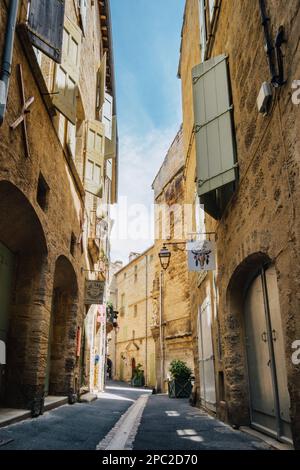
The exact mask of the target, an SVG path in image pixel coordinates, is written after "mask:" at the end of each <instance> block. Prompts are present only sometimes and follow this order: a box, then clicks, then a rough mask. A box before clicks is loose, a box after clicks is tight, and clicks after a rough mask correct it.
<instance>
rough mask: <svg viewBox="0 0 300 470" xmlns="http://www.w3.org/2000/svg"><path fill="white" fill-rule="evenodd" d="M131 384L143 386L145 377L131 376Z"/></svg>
mask: <svg viewBox="0 0 300 470" xmlns="http://www.w3.org/2000/svg"><path fill="white" fill-rule="evenodd" d="M131 385H132V386H133V387H143V386H144V385H145V379H144V377H143V376H142V377H133V379H132V380H131Z"/></svg>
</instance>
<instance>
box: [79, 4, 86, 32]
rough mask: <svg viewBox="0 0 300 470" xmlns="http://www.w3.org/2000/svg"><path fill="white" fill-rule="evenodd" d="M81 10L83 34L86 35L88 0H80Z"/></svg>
mask: <svg viewBox="0 0 300 470" xmlns="http://www.w3.org/2000/svg"><path fill="white" fill-rule="evenodd" d="M79 11H80V19H81V25H82V31H83V34H84V35H85V33H86V22H87V0H80V2H79Z"/></svg>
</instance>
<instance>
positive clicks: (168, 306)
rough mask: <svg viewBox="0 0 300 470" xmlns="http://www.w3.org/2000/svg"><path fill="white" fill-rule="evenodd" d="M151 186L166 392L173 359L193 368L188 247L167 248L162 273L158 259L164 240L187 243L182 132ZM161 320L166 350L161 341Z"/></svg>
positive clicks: (161, 375)
mask: <svg viewBox="0 0 300 470" xmlns="http://www.w3.org/2000/svg"><path fill="white" fill-rule="evenodd" d="M152 187H153V190H154V200H155V204H156V216H155V234H156V236H155V246H154V261H155V276H154V283H153V293H152V295H153V300H154V304H155V310H156V311H157V323H156V327H155V328H153V329H152V333H153V336H154V338H155V345H156V358H157V362H156V375H157V380H158V383H159V385H160V388H161V389H162V390H164V391H165V390H167V379H168V377H170V373H169V366H170V363H171V362H172V360H173V359H180V360H182V361H184V362H186V363H187V364H188V366H190V367H191V368H192V369H194V363H193V354H192V347H191V345H192V330H191V317H190V311H191V310H190V290H189V277H188V271H187V263H186V253H185V244H184V243H183V245H182V244H180V245H174V246H172V245H168V247H169V249H170V251H171V259H170V265H169V267H168V269H167V270H166V271H163V270H162V268H161V266H160V261H159V256H158V254H159V251H160V250H161V248H162V247H163V243H164V242H165V241H167V242H168V243H172V242H174V243H178V242H179V243H182V242H183V241H184V233H183V229H184V226H183V222H184V211H183V208H184V197H185V179H184V152H183V131H182V129H180V131H179V132H178V134H177V135H176V137H175V139H174V141H173V143H172V145H171V146H170V149H169V151H168V153H167V155H166V157H165V159H164V162H163V164H162V166H161V168H160V170H159V172H158V174H157V176H156V178H155V180H154V182H153V185H152ZM160 319H161V322H162V345H163V348H161V339H160Z"/></svg>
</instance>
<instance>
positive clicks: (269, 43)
mask: <svg viewBox="0 0 300 470" xmlns="http://www.w3.org/2000/svg"><path fill="white" fill-rule="evenodd" d="M259 8H260V14H261V21H262V25H263V28H264V35H265V42H266V43H265V47H266V51H267V56H268V63H269V69H270V73H271V83H272V85H273V86H274V87H276V88H277V87H281V86H282V85H284V84H285V83H286V82H285V80H284V70H283V54H282V51H281V46H282V44H283V43H284V42H286V40H285V35H284V27H283V26H280V28H279V29H278V32H277V36H276V39H275V47H274V43H273V40H272V37H271V33H270V27H269V23H270V18H269V16H268V15H267V9H266V2H265V0H259Z"/></svg>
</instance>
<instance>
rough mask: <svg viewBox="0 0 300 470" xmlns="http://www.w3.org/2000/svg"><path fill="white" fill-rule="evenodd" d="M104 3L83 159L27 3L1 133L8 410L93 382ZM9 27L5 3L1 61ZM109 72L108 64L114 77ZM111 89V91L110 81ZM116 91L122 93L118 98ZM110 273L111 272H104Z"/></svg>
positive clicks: (89, 81)
mask: <svg viewBox="0 0 300 470" xmlns="http://www.w3.org/2000/svg"><path fill="white" fill-rule="evenodd" d="M100 3H101V4H103V5H104V4H105V5H104V6H106V2H99V3H98V2H94V4H93V7H92V6H89V7H88V10H87V23H86V35H85V36H83V35H82V44H81V46H82V54H81V61H80V73H79V89H80V96H79V93H78V94H77V100H76V101H77V104H78V103H79V102H81V103H82V105H83V107H84V113H85V114H84V121H83V122H79V121H80V119H82V116H81V115H80V111H79V108H80V106H78V113H77V118H76V119H77V124H78V128H77V131H76V133H75V136H74V139H75V147H76V153H75V152H73V153H72V151H70V146H68V145H67V144H69V143H70V142H69V141H68V140H67V139H66V136H65V135H64V136H63V133H62V128H64V129H66V128H67V127H68V126H69V123H68V121H67V119H66V118H64V117H63V116H62V115H61V114H60V113H59V112H58V110H55V107H54V106H53V104H52V102H51V100H50V99H49V95H48V93H52V91H53V88H52V87H53V80H54V78H53V77H54V69H55V67H54V63H52V62H51V60H50V59H48V58H47V57H46V56H45V55H43V54H41V53H39V54H38V56H37V57H38V58H36V55H35V53H34V52H33V49H32V47H31V45H30V44H29V43H28V41H26V40H25V39H24V30H23V29H22V27H21V23H22V21H23V19H24V16H23V15H24V11H26V4H27V2H25V1H23V2H20V5H21V8H20V15H19V17H18V24H17V30H16V34H15V43H14V51H13V63H12V72H11V80H10V87H9V91H8V103H7V111H6V115H5V120H4V123H3V125H2V126H1V128H0V136H1V137H0V250H1V256H0V259H1V261H3V262H2V266H1V270H0V276H1V281H0V284H1V285H2V290H1V294H0V295H1V299H2V298H5V299H6V302H5V303H2V306H1V311H0V314H1V315H0V316H1V336H3V337H4V339H5V342H6V345H7V365H6V366H4V367H3V366H1V382H0V387H1V391H0V393H1V404H2V403H3V404H5V405H9V406H11V407H25V408H31V409H32V411H33V413H34V414H38V413H39V412H40V410H41V406H42V402H43V399H44V396H45V394H53V395H67V396H69V398H70V400H73V399H74V395H75V394H76V393H78V392H79V388H80V386H81V385H82V383H84V381H85V379H84V376H88V372H87V371H84V368H83V367H82V364H83V359H82V356H84V355H85V351H84V347H83V346H84V343H83V338H84V333H83V330H84V318H85V315H86V313H87V312H86V307H85V305H84V281H85V279H86V278H87V277H90V278H93V277H95V275H94V274H92V273H91V275H90V274H88V273H89V272H90V270H94V269H100V268H99V262H101V261H103V260H101V259H100V257H99V256H98V259H95V260H93V261H91V253H90V251H89V243H88V242H89V240H90V239H91V234H90V233H91V226H92V225H93V224H94V225H95V224H97V223H98V221H97V220H96V219H95V217H94V218H93V217H92V216H91V210H92V208H91V204H93V210H97V209H98V207H99V206H101V204H102V202H107V201H105V200H104V201H103V199H99V198H97V197H94V196H93V198H92V200H91V198H90V194H89V193H87V192H86V191H85V180H84V178H83V173H82V168H83V166H84V164H83V162H84V158H83V156H84V155H85V150H86V144H85V142H86V138H85V135H84V132H85V126H84V125H82V124H84V123H85V122H86V121H87V120H90V119H94V120H95V119H97V117H96V116H95V103H96V73H97V68H98V66H99V63H100V61H101V57H102V56H103V54H104V44H103V43H104V41H103V37H102V30H101V23H100V13H101V12H100V8H103V5H102V6H100ZM76 4H77V2H73V1H71V0H68V1H66V9H65V18H68V19H69V20H70V21H72V22H73V23H74V25H75V26H76V28H77V29H78V30H80V24H81V23H80V16H79V11H78V7H76ZM101 14H102V15H103V12H102V13H101ZM105 18H106V17H105ZM6 19H7V9H6V6H5V2H2V3H1V5H0V50H1V52H2V50H3V47H4V32H5V27H6ZM106 21H107V18H106ZM102 26H103V25H102ZM106 26H107V25H106ZM109 27H110V26H109ZM106 30H107V28H106ZM106 34H107V33H106ZM95 38H97V40H96V39H95ZM91 42H93V44H94V47H93V48H91V47H90V45H91ZM105 47H106V48H107V44H106V45H105ZM108 55H109V54H108ZM20 65H21V67H22V73H23V80H24V88H25V98H26V99H28V98H29V97H34V102H33V104H32V105H31V107H30V113H29V114H27V116H26V121H27V131H28V140H29V149H30V155H29V156H26V152H25V140H24V134H23V130H22V125H20V126H18V127H17V128H16V129H15V130H13V129H12V128H11V127H10V125H11V124H12V122H14V121H15V119H16V118H17V117H18V116H19V115H20V114H21V111H22V102H21V96H20ZM110 67H112V63H110V62H109V60H108V70H110V71H111V70H112V69H111V68H110ZM107 85H108V87H109V86H111V82H109V80H108V81H107ZM108 91H109V92H110V93H112V94H113V93H114V90H113V89H109V90H108ZM50 96H51V95H50ZM79 124H80V125H79ZM75 127H76V126H75ZM82 132H83V134H82ZM115 160H116V159H115ZM113 165H114V166H115V165H116V164H115V163H113ZM109 185H110V186H111V185H112V183H111V181H108V178H107V175H106V173H105V169H104V168H103V187H104V190H103V198H105V195H106V194H107V193H108V192H111V193H114V194H115V193H116V190H115V188H112V190H111V191H110V189H109V188H108V186H109ZM94 238H96V236H95V235H94ZM104 241H105V239H104ZM102 242H103V238H101V243H102ZM98 251H99V250H98ZM106 257H107V256H106ZM101 271H102V272H104V273H105V269H103V268H101Z"/></svg>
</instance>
